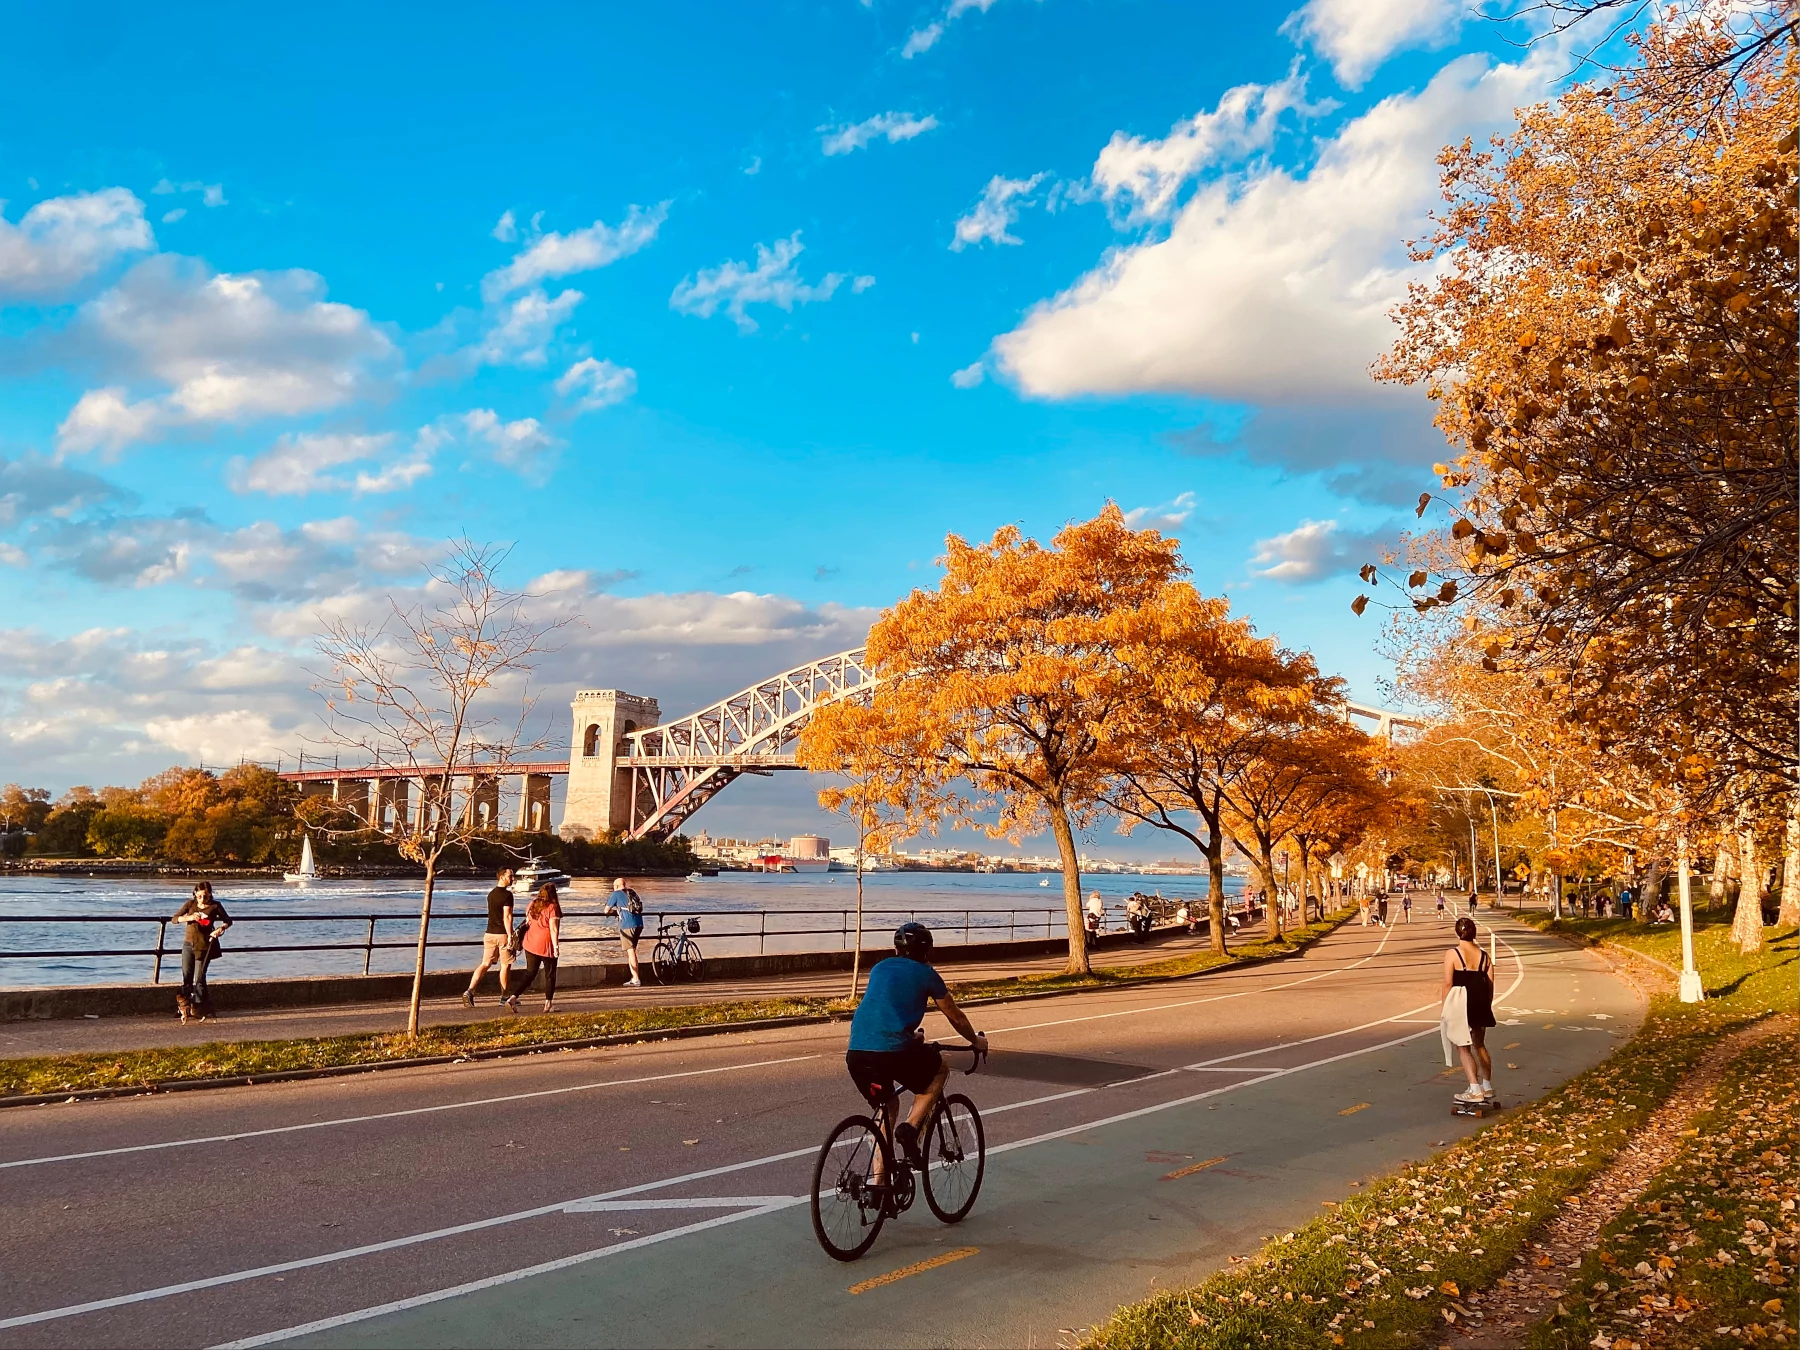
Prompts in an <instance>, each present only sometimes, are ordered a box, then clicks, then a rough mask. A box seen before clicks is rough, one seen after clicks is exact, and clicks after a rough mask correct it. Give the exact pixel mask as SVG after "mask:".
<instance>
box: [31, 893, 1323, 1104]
mask: <svg viewBox="0 0 1800 1350" xmlns="http://www.w3.org/2000/svg"><path fill="white" fill-rule="evenodd" d="M1351 917H1352V915H1351V914H1345V915H1344V916H1343V917H1341V918H1340V919H1339V920H1338V921H1337V922H1336V923H1334V924H1333V925H1332V926H1331V927H1330V928H1327V929H1326V930H1325V931H1324V932H1322V933H1316V934H1314V935H1313V936H1312V937H1310V938H1308V939H1307V940H1306V941H1305V942H1303V943H1301V944H1300V945H1298V946H1296V947H1295V948H1294V949H1293V950H1292V951H1285V952H1276V953H1274V954H1272V955H1269V956H1262V957H1257V958H1255V959H1254V960H1251V959H1248V958H1244V957H1239V958H1236V959H1234V960H1230V961H1226V962H1224V963H1223V964H1221V965H1216V966H1208V967H1207V968H1206V969H1205V970H1190V971H1186V972H1184V973H1182V974H1179V975H1145V976H1141V977H1139V978H1137V979H1133V980H1119V981H1117V982H1115V983H1113V984H1107V985H1100V986H1086V987H1077V988H1073V989H1046V990H1042V991H1034V992H1032V993H1028V994H993V995H989V996H987V997H985V998H972V999H968V1000H966V1001H964V1002H962V1003H961V1004H960V1006H962V1007H965V1008H981V1007H987V1006H990V1005H992V1004H997V1003H1030V1002H1034V1001H1036V1000H1038V999H1045V998H1067V997H1069V996H1070V995H1072V994H1074V995H1079V994H1094V993H1102V992H1107V991H1110V990H1114V989H1135V988H1139V987H1141V986H1143V985H1148V984H1172V983H1174V982H1175V981H1177V980H1194V979H1200V978H1201V977H1203V976H1207V975H1216V974H1218V973H1220V972H1221V971H1227V970H1240V969H1243V968H1245V967H1248V966H1262V965H1271V964H1273V963H1275V962H1277V961H1290V960H1292V959H1293V958H1294V957H1296V956H1301V955H1304V954H1305V953H1306V951H1307V950H1308V949H1309V948H1311V947H1312V946H1314V945H1315V944H1316V943H1318V942H1320V941H1322V940H1323V939H1324V938H1327V937H1329V936H1330V935H1331V934H1332V933H1335V932H1336V931H1337V930H1338V929H1339V928H1341V927H1343V926H1344V924H1345V923H1347V922H1348V921H1349V920H1350V918H1351ZM848 1018H849V1014H848V1013H797V1014H795V1015H793V1016H791V1017H762V1018H756V1019H754V1020H751V1021H746V1022H706V1023H701V1024H698V1025H694V1026H685V1027H668V1028H664V1029H662V1030H655V1031H618V1032H612V1033H610V1034H608V1035H604V1036H583V1037H579V1038H577V1039H573V1040H564V1041H537V1042H534V1043H532V1044H529V1045H503V1046H494V1047H492V1048H490V1049H486V1050H470V1051H467V1052H465V1053H463V1054H457V1055H419V1056H416V1057H413V1058H410V1059H380V1060H371V1061H369V1062H368V1063H366V1064H332V1065H322V1066H320V1067H319V1068H316V1069H281V1070H277V1071H275V1072H272V1073H251V1074H233V1075H231V1076H230V1077H227V1078H165V1079H159V1080H157V1081H155V1082H151V1083H137V1084H131V1085H121V1086H118V1087H103V1088H77V1089H75V1090H73V1091H68V1092H35V1093H29V1094H22V1095H18V1096H3V1095H0V1110H5V1109H6V1108H8V1107H14V1106H51V1105H56V1104H59V1103H60V1104H65V1105H66V1104H70V1103H73V1102H90V1101H106V1100H109V1099H112V1098H117V1097H149V1096H155V1095H157V1094H159V1093H166V1092H205V1091H211V1090H213V1089H216V1088H233V1087H255V1086H257V1085H258V1084H263V1083H298V1082H305V1081H307V1080H310V1079H315V1078H348V1077H350V1076H352V1075H355V1074H365V1073H383V1072H386V1071H388V1070H390V1069H426V1068H433V1067H436V1066H439V1065H444V1064H461V1063H465V1062H470V1061H475V1060H486V1059H518V1058H521V1057H522V1056H525V1055H539V1054H544V1053H547V1052H549V1051H552V1050H592V1049H597V1048H600V1047H602V1046H608V1045H638V1044H645V1043H649V1042H653V1041H685V1040H692V1039H695V1038H697V1037H701V1036H720V1035H725V1034H727V1033H730V1032H737V1031H777V1030H780V1029H782V1028H784V1027H805V1026H819V1025H822V1024H825V1023H828V1022H841V1021H845V1020H847V1019H848ZM127 1053H129V1052H127Z"/></svg>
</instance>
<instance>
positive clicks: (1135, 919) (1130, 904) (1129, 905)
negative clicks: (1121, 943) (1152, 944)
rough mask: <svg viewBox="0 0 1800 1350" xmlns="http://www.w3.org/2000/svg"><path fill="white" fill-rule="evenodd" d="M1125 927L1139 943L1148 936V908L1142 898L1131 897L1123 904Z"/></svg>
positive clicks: (1137, 896)
mask: <svg viewBox="0 0 1800 1350" xmlns="http://www.w3.org/2000/svg"><path fill="white" fill-rule="evenodd" d="M1125 926H1126V927H1127V928H1129V929H1130V930H1131V931H1132V933H1133V934H1134V935H1135V936H1136V937H1137V940H1138V941H1139V942H1143V941H1145V940H1147V939H1148V938H1149V936H1150V907H1149V906H1148V905H1146V904H1145V903H1144V900H1143V897H1142V896H1139V895H1133V896H1132V897H1131V898H1130V899H1129V900H1127V901H1126V902H1125Z"/></svg>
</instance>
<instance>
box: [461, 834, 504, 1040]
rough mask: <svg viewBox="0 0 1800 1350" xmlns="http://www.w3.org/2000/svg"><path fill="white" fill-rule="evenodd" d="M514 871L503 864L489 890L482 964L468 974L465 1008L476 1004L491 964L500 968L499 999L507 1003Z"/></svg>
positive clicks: (483, 935)
mask: <svg viewBox="0 0 1800 1350" xmlns="http://www.w3.org/2000/svg"><path fill="white" fill-rule="evenodd" d="M512 884H513V870H512V868H510V867H502V868H501V869H500V870H499V871H498V872H496V873H495V874H494V889H493V890H491V891H489V892H488V893H487V907H488V918H487V931H486V932H485V933H483V934H482V935H481V964H480V965H478V966H476V967H475V973H474V974H473V975H471V976H469V987H468V988H467V989H465V990H463V996H462V1001H463V1007H465V1008H473V1007H474V1006H475V986H476V985H478V984H480V983H481V977H482V976H483V975H485V974H487V973H488V967H489V966H496V967H498V968H499V971H500V1001H501V1002H502V1003H504V1002H506V977H507V975H508V974H510V973H511V971H512V963H513V956H514V952H515V949H514V947H513V893H512Z"/></svg>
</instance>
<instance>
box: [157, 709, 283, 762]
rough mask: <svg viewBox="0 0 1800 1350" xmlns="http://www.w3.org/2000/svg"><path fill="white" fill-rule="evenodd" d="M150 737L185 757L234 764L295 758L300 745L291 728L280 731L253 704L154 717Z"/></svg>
mask: <svg viewBox="0 0 1800 1350" xmlns="http://www.w3.org/2000/svg"><path fill="white" fill-rule="evenodd" d="M144 730H145V731H146V732H147V733H148V734H149V736H150V739H151V740H153V741H156V742H157V743H158V744H160V745H166V746H168V747H169V748H170V749H171V750H174V751H177V752H178V753H179V754H180V755H181V758H182V760H183V762H184V763H185V762H187V761H190V760H199V761H200V762H202V763H209V764H231V763H235V762H236V761H237V760H239V759H257V760H269V759H276V758H279V757H282V756H286V757H288V758H290V759H291V758H292V757H293V756H294V754H295V751H296V750H297V749H298V748H299V747H298V746H297V744H296V742H295V738H294V734H293V731H292V730H291V729H289V730H285V731H280V732H278V731H277V730H276V729H275V725H274V723H272V722H271V721H270V720H269V718H268V716H267V715H266V714H264V713H259V712H255V711H253V710H251V709H249V708H232V709H229V710H228V711H225V712H213V713H189V714H188V715H187V716H185V717H152V718H148V719H146V721H145V722H144Z"/></svg>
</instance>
